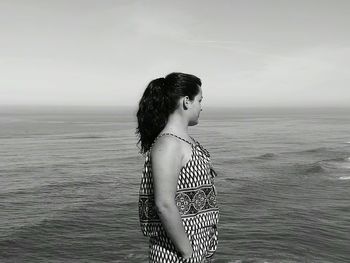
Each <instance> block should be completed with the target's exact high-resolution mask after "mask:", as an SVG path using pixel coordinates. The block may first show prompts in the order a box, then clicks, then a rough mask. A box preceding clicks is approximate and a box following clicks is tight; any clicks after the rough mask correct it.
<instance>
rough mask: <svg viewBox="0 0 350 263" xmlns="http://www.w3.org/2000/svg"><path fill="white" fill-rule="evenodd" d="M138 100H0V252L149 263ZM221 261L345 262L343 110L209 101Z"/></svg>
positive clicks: (207, 140) (349, 121)
mask: <svg viewBox="0 0 350 263" xmlns="http://www.w3.org/2000/svg"><path fill="white" fill-rule="evenodd" d="M133 114H134V112H133V110H130V109H122V108H91V107H90V108H76V107H70V108H67V107H66V108H61V107H35V108H33V107H21V108H14V107H1V109H0V126H1V129H0V262H3V263H6V262H91V263H92V262H135V263H136V262H137V263H140V262H147V254H148V241H147V239H146V238H145V237H143V236H142V234H141V231H140V228H139V223H138V206H137V201H138V188H139V183H140V175H141V171H142V166H143V157H142V156H141V155H140V154H138V148H137V147H136V141H137V140H136V137H135V134H134V131H135V127H136V123H135V121H136V120H135V117H134V115H133ZM190 133H191V135H192V136H194V137H195V138H196V139H197V140H199V141H200V142H201V143H202V144H203V145H204V146H205V147H206V148H207V149H208V150H209V151H210V153H211V156H212V162H213V164H214V166H215V168H216V170H217V172H218V177H217V178H216V185H217V190H218V202H219V204H220V209H221V216H220V225H219V247H218V251H217V255H216V260H215V262H216V263H219V262H225V263H229V262H235V263H244V262H246V263H248V262H249V263H250V262H258V263H277V262H285V263H287V262H288V263H294V262H317V263H326V262H327V263H328V262H329V263H337V262H350V250H349V244H350V234H349V233H350V110H349V109H340V110H339V109H338V110H335V109H318V110H306V109H304V110H302V109H299V110H293V109H289V110H276V109H221V110H218V109H204V111H203V113H202V116H201V120H200V124H199V125H198V126H196V127H191V128H190Z"/></svg>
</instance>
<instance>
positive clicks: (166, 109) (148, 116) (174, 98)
mask: <svg viewBox="0 0 350 263" xmlns="http://www.w3.org/2000/svg"><path fill="white" fill-rule="evenodd" d="M201 85H202V82H201V80H200V79H199V78H198V77H196V76H194V75H190V74H185V73H180V72H174V73H170V74H169V75H167V76H166V77H165V78H158V79H154V80H152V81H151V82H150V83H149V84H148V86H147V88H146V90H145V91H144V93H143V95H142V98H141V100H140V102H139V108H138V111H137V114H136V116H137V122H138V126H137V128H136V135H137V136H138V138H139V140H138V142H137V145H139V144H141V149H140V153H141V154H144V153H146V152H147V151H148V150H149V149H150V147H151V145H152V143H153V141H154V139H155V138H156V137H157V136H158V135H159V133H160V132H161V130H162V129H163V128H164V127H165V125H166V123H167V121H168V116H169V115H170V114H171V113H173V112H174V111H175V110H176V108H177V107H178V102H179V99H180V98H181V97H185V96H188V97H189V98H190V100H193V99H194V97H195V96H196V95H197V94H198V93H199V87H200V86H201Z"/></svg>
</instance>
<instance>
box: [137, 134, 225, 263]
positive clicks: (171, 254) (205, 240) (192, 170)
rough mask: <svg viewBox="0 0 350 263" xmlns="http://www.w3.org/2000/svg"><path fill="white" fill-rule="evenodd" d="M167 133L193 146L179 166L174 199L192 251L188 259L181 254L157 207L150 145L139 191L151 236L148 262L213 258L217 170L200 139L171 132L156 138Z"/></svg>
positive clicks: (142, 216)
mask: <svg viewBox="0 0 350 263" xmlns="http://www.w3.org/2000/svg"><path fill="white" fill-rule="evenodd" d="M164 135H171V136H174V137H176V138H178V139H180V140H183V141H185V142H187V143H189V144H190V145H191V147H192V154H191V158H190V160H189V161H188V162H187V163H186V165H185V166H183V167H182V168H181V170H180V174H179V179H178V183H177V191H176V195H175V202H176V206H177V208H178V210H179V213H180V215H181V219H182V222H183V226H184V229H185V231H186V234H187V236H188V238H189V240H190V243H191V245H192V249H193V255H192V257H191V258H190V259H187V260H184V259H182V258H181V257H180V255H179V254H178V252H177V251H176V249H175V246H174V244H173V243H172V241H171V240H170V238H169V237H168V236H167V234H166V232H165V230H164V228H163V226H162V224H161V222H160V219H159V217H158V214H157V212H156V210H155V204H154V194H153V177H152V167H151V160H150V157H151V154H150V152H151V149H150V150H149V151H148V152H147V153H146V159H145V165H144V169H143V173H142V179H141V184H140V194H139V218H140V225H141V230H142V232H143V234H144V235H145V236H148V237H149V238H150V241H149V245H150V253H149V259H150V261H149V262H152V263H156V262H157V263H158V262H159V263H177V262H188V263H200V262H211V261H210V259H211V258H212V256H213V255H214V253H215V251H216V248H217V244H218V231H217V224H218V221H219V208H218V206H217V202H216V190H215V186H214V178H215V176H216V173H215V171H214V169H213V168H212V165H211V161H210V154H209V152H208V151H207V150H206V149H204V147H203V146H202V145H201V144H199V143H198V142H197V141H196V143H195V144H192V143H191V142H189V141H187V140H185V139H183V138H180V137H178V136H176V135H174V134H171V133H163V134H161V135H159V136H158V137H157V138H156V139H155V141H156V140H157V139H158V138H159V137H161V136H164ZM153 144H154V143H153Z"/></svg>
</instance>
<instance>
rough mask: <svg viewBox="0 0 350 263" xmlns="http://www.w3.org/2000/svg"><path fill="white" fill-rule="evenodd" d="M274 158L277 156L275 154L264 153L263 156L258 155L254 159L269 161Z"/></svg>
mask: <svg viewBox="0 0 350 263" xmlns="http://www.w3.org/2000/svg"><path fill="white" fill-rule="evenodd" d="M276 156H277V154H275V153H265V154H262V155H259V156H258V157H256V158H257V159H263V160H271V159H274V158H275V157H276Z"/></svg>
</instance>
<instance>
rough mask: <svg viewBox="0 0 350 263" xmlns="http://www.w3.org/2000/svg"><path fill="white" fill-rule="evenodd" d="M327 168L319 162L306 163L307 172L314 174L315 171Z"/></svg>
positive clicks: (323, 170) (321, 171)
mask: <svg viewBox="0 0 350 263" xmlns="http://www.w3.org/2000/svg"><path fill="white" fill-rule="evenodd" d="M325 171H326V169H325V168H324V167H323V166H322V165H321V164H320V163H319V162H316V163H312V164H309V165H306V169H305V174H313V173H323V172H325Z"/></svg>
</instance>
